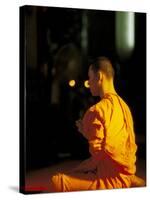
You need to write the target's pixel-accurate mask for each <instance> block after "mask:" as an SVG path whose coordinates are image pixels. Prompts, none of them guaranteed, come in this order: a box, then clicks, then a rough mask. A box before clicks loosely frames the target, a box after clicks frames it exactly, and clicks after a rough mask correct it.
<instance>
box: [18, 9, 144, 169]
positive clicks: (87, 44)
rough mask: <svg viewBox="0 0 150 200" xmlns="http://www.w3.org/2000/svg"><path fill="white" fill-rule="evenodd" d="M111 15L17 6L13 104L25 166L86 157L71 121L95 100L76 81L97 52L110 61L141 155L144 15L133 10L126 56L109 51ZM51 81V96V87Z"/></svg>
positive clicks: (112, 29) (111, 47) (113, 49)
mask: <svg viewBox="0 0 150 200" xmlns="http://www.w3.org/2000/svg"><path fill="white" fill-rule="evenodd" d="M115 15H116V12H114V11H99V10H98V11H96V10H82V9H71V8H54V7H53V8H52V7H51V8H48V7H37V6H25V7H22V8H21V18H20V19H21V31H20V33H21V50H22V51H21V52H22V53H21V66H20V71H22V74H23V75H22V79H23V80H24V83H23V86H24V88H23V92H21V94H22V98H23V101H24V105H22V104H21V106H22V107H23V108H22V112H24V119H23V121H24V122H22V124H24V125H23V131H24V135H25V137H24V138H23V139H24V141H23V142H24V152H23V153H25V158H24V160H25V163H24V164H25V168H26V170H27V171H28V170H31V169H37V168H41V167H45V166H49V165H53V164H55V163H57V162H61V161H63V160H66V159H85V158H87V157H88V156H89V153H88V145H87V141H86V140H85V139H84V138H83V137H82V135H81V134H80V133H78V131H77V129H76V127H75V120H77V119H78V118H79V117H81V116H82V115H83V113H84V111H85V110H86V109H87V108H88V107H89V106H90V105H92V104H93V103H95V102H97V101H98V99H97V98H93V97H91V95H90V92H89V89H87V88H85V87H84V84H83V83H84V81H85V80H87V70H88V66H89V63H90V60H91V59H93V58H95V57H96V56H100V55H105V56H110V57H111V59H112V62H113V64H114V67H115V70H116V83H115V84H116V88H117V91H118V93H119V94H120V96H122V98H123V99H124V100H125V101H126V102H127V103H128V105H129V107H130V108H131V111H132V114H133V118H134V127H135V133H136V140H137V144H138V152H137V157H138V159H145V156H146V14H144V13H135V48H134V50H133V53H132V55H131V56H130V57H129V58H127V59H121V58H119V57H118V55H117V51H116V45H115V44H116V41H115ZM72 61H73V62H72ZM71 62H72V63H73V64H72V63H71ZM71 66H72V67H71ZM71 79H74V80H75V81H76V85H75V87H70V86H69V85H68V81H69V80H71ZM54 83H56V84H55V85H57V89H58V94H59V95H58V97H57V92H56V90H55V89H54V90H53V91H54V92H52V87H53V85H54ZM52 94H54V96H56V97H57V98H55V99H56V101H53V100H52V99H53V98H52V96H53V95H52ZM21 134H22V133H21Z"/></svg>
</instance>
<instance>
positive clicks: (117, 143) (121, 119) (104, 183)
mask: <svg viewBox="0 0 150 200" xmlns="http://www.w3.org/2000/svg"><path fill="white" fill-rule="evenodd" d="M82 124H83V133H82V134H83V136H84V137H85V138H86V139H87V140H88V142H89V152H90V154H91V157H90V158H89V159H87V160H85V161H83V162H81V164H80V165H79V166H77V167H76V168H75V169H72V170H70V171H69V172H68V173H66V174H63V173H57V174H56V175H54V176H53V177H52V178H51V181H50V188H51V191H53V192H63V191H81V190H97V189H111V188H128V187H130V186H131V181H132V178H133V177H134V174H135V172H136V166H135V162H136V151H137V145H136V143H135V133H134V127H133V120H132V115H131V112H130V109H129V107H128V105H127V104H126V103H125V102H124V100H123V99H122V98H121V97H120V96H118V95H117V94H111V93H107V94H105V96H104V97H103V99H102V100H101V101H100V102H98V103H97V104H95V105H93V106H92V107H90V108H89V109H88V110H87V111H86V113H85V115H84V117H83V120H82ZM97 143H99V145H100V148H99V149H97V148H96V147H95V146H96V144H97Z"/></svg>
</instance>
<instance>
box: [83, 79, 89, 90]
mask: <svg viewBox="0 0 150 200" xmlns="http://www.w3.org/2000/svg"><path fill="white" fill-rule="evenodd" d="M84 86H85V87H86V88H89V81H87V80H86V81H84Z"/></svg>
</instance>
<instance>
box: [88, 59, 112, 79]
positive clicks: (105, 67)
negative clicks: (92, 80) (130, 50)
mask: <svg viewBox="0 0 150 200" xmlns="http://www.w3.org/2000/svg"><path fill="white" fill-rule="evenodd" d="M91 69H92V70H93V71H94V72H95V73H97V72H99V71H102V72H103V73H104V74H105V75H106V77H107V78H108V79H113V78H114V75H115V71H114V68H113V66H112V63H111V61H110V60H109V58H107V57H104V56H101V57H98V58H96V59H95V61H94V62H93V63H92V64H91Z"/></svg>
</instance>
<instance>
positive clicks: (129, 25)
mask: <svg viewBox="0 0 150 200" xmlns="http://www.w3.org/2000/svg"><path fill="white" fill-rule="evenodd" d="M134 46H135V14H134V12H117V13H116V48H117V52H118V55H119V56H120V57H121V58H128V57H129V56H130V55H131V53H132V51H133V49H134Z"/></svg>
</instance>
